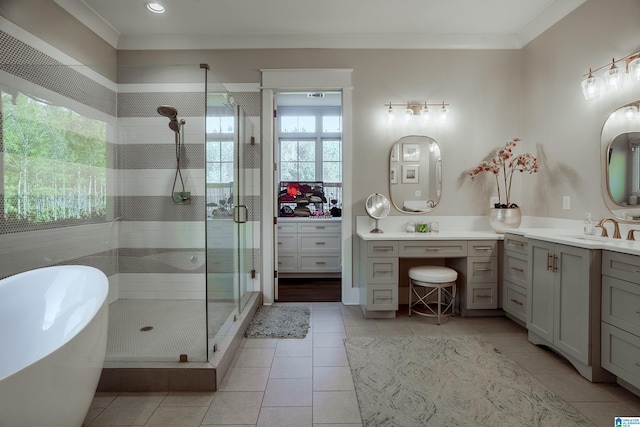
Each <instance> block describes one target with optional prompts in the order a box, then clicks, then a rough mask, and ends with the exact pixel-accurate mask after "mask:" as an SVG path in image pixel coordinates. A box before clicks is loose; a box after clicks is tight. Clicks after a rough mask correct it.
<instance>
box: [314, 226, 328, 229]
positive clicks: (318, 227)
mask: <svg viewBox="0 0 640 427" xmlns="http://www.w3.org/2000/svg"><path fill="white" fill-rule="evenodd" d="M325 228H327V227H320V226H319V225H316V229H317V230H324V229H325Z"/></svg>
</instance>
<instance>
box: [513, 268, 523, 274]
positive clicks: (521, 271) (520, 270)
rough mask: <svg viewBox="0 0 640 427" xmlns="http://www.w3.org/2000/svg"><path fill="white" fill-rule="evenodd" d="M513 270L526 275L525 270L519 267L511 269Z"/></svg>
mask: <svg viewBox="0 0 640 427" xmlns="http://www.w3.org/2000/svg"><path fill="white" fill-rule="evenodd" d="M511 269H512V270H515V271H517V272H518V273H524V269H522V268H518V267H511Z"/></svg>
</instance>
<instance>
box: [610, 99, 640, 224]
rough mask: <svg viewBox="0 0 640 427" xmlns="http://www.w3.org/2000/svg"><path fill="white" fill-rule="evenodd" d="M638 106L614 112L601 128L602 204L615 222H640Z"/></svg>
mask: <svg viewBox="0 0 640 427" xmlns="http://www.w3.org/2000/svg"><path fill="white" fill-rule="evenodd" d="M637 105H638V102H635V103H631V104H627V105H624V106H622V107H620V108H618V109H617V110H616V111H614V112H613V113H612V114H611V115H610V116H609V118H608V119H607V121H606V122H605V124H604V126H603V128H602V141H601V143H602V146H603V149H604V153H603V160H604V165H603V170H604V171H605V172H606V177H605V179H606V183H607V185H606V194H605V202H606V204H607V207H608V208H609V210H610V211H611V212H612V213H613V214H614V215H615V216H617V217H618V218H620V219H625V220H640V204H639V203H640V200H639V199H640V173H639V171H640V119H639V118H638V106H637Z"/></svg>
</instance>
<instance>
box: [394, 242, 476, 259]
mask: <svg viewBox="0 0 640 427" xmlns="http://www.w3.org/2000/svg"><path fill="white" fill-rule="evenodd" d="M398 251H399V252H400V257H404V258H445V257H466V256H467V241H466V240H461V241H457V240H453V241H452V240H436V241H430V242H426V241H415V242H414V241H405V242H399V243H398Z"/></svg>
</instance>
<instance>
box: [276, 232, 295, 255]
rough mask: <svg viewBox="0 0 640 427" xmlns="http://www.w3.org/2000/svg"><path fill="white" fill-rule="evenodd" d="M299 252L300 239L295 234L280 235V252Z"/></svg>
mask: <svg viewBox="0 0 640 427" xmlns="http://www.w3.org/2000/svg"><path fill="white" fill-rule="evenodd" d="M297 250H298V239H296V235H295V234H278V251H291V252H296V251H297Z"/></svg>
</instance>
